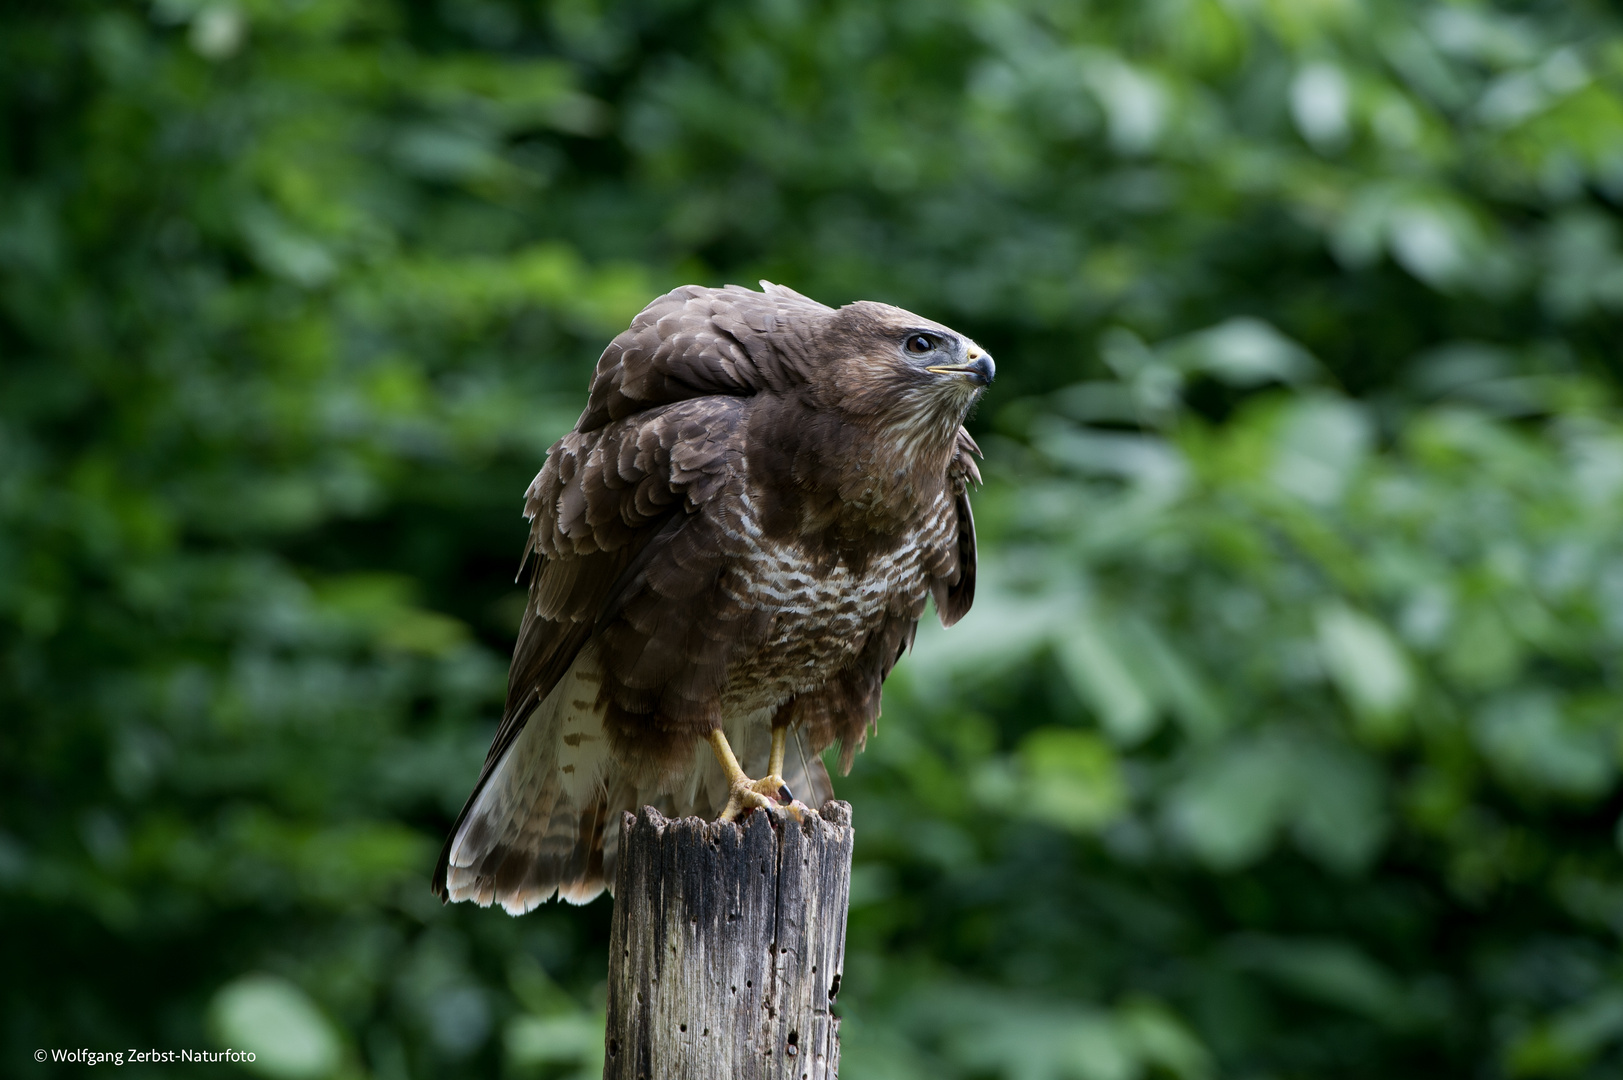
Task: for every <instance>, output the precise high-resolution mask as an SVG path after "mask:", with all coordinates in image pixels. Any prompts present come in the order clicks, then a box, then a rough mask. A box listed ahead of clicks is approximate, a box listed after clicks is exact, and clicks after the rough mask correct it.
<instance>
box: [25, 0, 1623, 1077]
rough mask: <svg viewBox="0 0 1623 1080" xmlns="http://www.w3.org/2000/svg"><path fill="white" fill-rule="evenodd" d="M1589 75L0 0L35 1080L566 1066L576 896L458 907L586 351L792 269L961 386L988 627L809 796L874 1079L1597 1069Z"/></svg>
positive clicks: (1403, 18) (829, 21)
mask: <svg viewBox="0 0 1623 1080" xmlns="http://www.w3.org/2000/svg"><path fill="white" fill-rule="evenodd" d="M1620 42H1623V37H1620V31H1619V27H1618V24H1617V19H1616V16H1615V13H1613V12H1611V11H1609V10H1607V9H1605V8H1604V7H1601V6H1597V5H1591V4H1577V5H1557V4H1550V3H1523V4H1513V5H1512V4H1501V5H1493V4H1486V3H1422V4H1395V3H1370V4H1346V3H1333V4H1314V5H1300V4H1297V5H1291V4H1281V3H1264V4H1234V3H1227V2H1224V0H1157V2H1154V3H1148V4H1120V3H1106V2H1100V3H1089V4H1077V5H1064V4H1055V3H1050V2H1048V0H1000V2H996V3H956V2H948V3H940V2H930V3H922V2H907V0H903V2H897V3H891V4H885V5H878V6H876V5H871V4H866V3H858V2H855V0H828V2H824V3H816V4H813V3H800V2H784V0H763V2H761V3H736V4H702V3H698V2H696V0H638V2H633V3H623V4H612V5H610V4H586V3H555V4H530V3H506V2H500V0H477V2H475V0H456V2H452V0H446V2H443V3H397V2H394V0H344V2H339V0H331V2H329V0H320V2H311V3H300V4H286V3H280V2H276V0H255V2H233V3H216V2H206V0H196V2H193V0H162V2H158V3H141V2H135V0H129V2H113V0H109V2H91V0H76V2H72V3H63V4H52V5H43V4H32V5H30V4H23V5H19V6H14V8H13V9H9V10H8V11H7V12H6V13H5V14H4V15H0V102H3V107H4V109H5V115H6V118H7V125H6V131H7V134H6V138H5V139H4V140H0V665H3V666H0V712H3V714H4V715H5V717H6V720H7V722H6V723H5V724H4V725H0V748H3V750H0V782H3V785H4V790H5V792H6V794H5V795H4V797H3V798H4V802H3V804H0V805H3V806H4V811H3V813H0V912H3V913H4V918H5V920H6V925H7V927H8V928H10V929H11V930H12V931H13V932H12V933H11V934H10V935H9V937H8V948H7V950H6V954H5V959H4V961H3V963H4V971H5V974H6V975H7V978H6V985H7V987H8V988H9V989H8V990H7V992H6V998H5V1003H6V1009H5V1011H4V1015H5V1022H4V1027H3V1032H4V1035H3V1037H4V1040H5V1044H6V1047H7V1050H6V1053H7V1054H8V1055H9V1057H8V1060H12V1059H15V1060H26V1055H27V1053H28V1051H29V1050H31V1049H33V1048H36V1047H39V1046H64V1047H65V1046H89V1047H92V1048H113V1047H116V1046H126V1045H148V1044H150V1045H153V1046H156V1047H160V1048H162V1047H166V1046H180V1045H198V1046H201V1045H209V1044H212V1043H216V1042H233V1041H234V1042H235V1043H236V1044H237V1045H243V1046H246V1045H250V1040H252V1039H255V1038H260V1037H262V1036H264V1037H269V1038H271V1039H272V1041H273V1042H275V1043H276V1044H277V1045H278V1046H279V1047H280V1048H281V1050H282V1051H283V1053H282V1055H281V1056H280V1057H277V1056H276V1054H274V1053H271V1052H269V1051H267V1053H266V1055H265V1063H266V1067H267V1069H269V1070H270V1072H269V1073H267V1074H278V1075H310V1076H316V1075H346V1076H348V1075H376V1076H379V1077H391V1078H392V1077H401V1076H407V1075H434V1076H454V1075H463V1074H468V1075H489V1074H490V1073H492V1072H501V1073H503V1075H513V1076H544V1077H555V1076H591V1075H595V1074H596V1072H597V1071H598V1070H599V1069H600V1054H601V1042H600V1041H594V1040H597V1038H598V1035H597V1034H595V1033H598V1032H600V1030H601V1002H600V1000H599V999H598V998H597V997H596V996H595V995H596V994H597V993H599V991H598V990H597V989H596V988H597V987H598V986H599V984H600V983H601V975H602V963H603V950H604V947H605V934H604V928H605V925H606V918H605V905H604V904H599V905H597V906H595V907H591V908H587V909H585V910H583V911H580V910H575V909H562V908H559V909H550V908H549V909H545V910H543V911H541V912H538V913H536V914H534V915H531V916H528V917H526V918H524V919H521V920H510V919H507V918H506V917H505V916H499V915H493V914H491V913H489V912H480V911H475V910H464V909H449V910H441V909H439V908H438V907H437V906H436V905H434V904H433V903H432V901H431V898H430V897H429V896H428V895H427V892H426V884H425V882H426V877H427V873H428V870H429V864H430V859H431V856H432V853H433V850H434V847H435V845H436V844H437V843H438V841H439V835H440V833H441V831H442V830H443V828H444V827H445V826H446V825H447V824H448V822H449V819H450V816H451V815H452V814H454V812H455V810H456V807H457V805H458V804H459V802H460V799H461V798H462V796H463V795H464V794H465V792H466V787H467V784H468V781H469V779H470V778H471V777H472V776H473V775H474V774H475V772H476V770H477V766H478V762H479V760H480V758H481V756H482V754H483V751H484V746H485V743H486V741H487V740H488V737H489V733H490V730H491V727H492V725H493V724H494V721H495V718H496V715H497V710H498V708H499V703H500V700H501V696H502V690H503V685H502V684H503V673H504V670H505V657H506V653H507V650H508V649H509V648H510V644H511V638H512V634H513V632H514V630H515V629H516V625H517V614H518V610H519V605H520V604H521V603H522V600H521V597H520V596H519V594H518V592H517V591H516V589H515V587H514V586H513V585H512V579H511V575H512V572H513V569H514V567H515V565H516V562H517V554H518V552H519V549H520V546H521V544H522V540H523V535H524V530H523V524H522V522H521V521H520V520H519V518H518V513H517V511H518V508H519V502H518V500H519V498H520V496H521V494H522V492H523V490H524V486H525V484H526V483H527V482H528V479H529V477H530V476H531V475H532V474H533V472H534V470H535V469H536V467H537V466H538V464H539V462H540V459H541V456H542V454H543V453H544V450H545V448H546V446H547V445H549V443H550V442H551V440H552V439H553V438H554V437H556V435H557V434H558V433H559V432H561V431H562V430H564V429H565V428H566V427H567V426H568V425H569V423H570V422H571V419H572V417H573V416H574V414H575V410H576V409H578V407H579V405H580V402H581V399H582V396H583V392H584V386H585V380H586V377H587V372H588V371H589V369H590V365H591V363H592V361H593V360H594V358H595V356H596V353H597V351H598V350H599V349H601V347H602V345H603V343H604V342H605V341H606V340H607V339H608V338H609V337H610V336H611V335H612V334H613V333H614V332H615V331H616V330H617V329H619V328H620V327H621V326H623V325H624V323H625V321H626V320H627V319H628V318H629V317H630V315H631V314H632V313H633V312H635V311H636V310H637V308H638V307H639V306H640V305H641V304H642V303H644V302H645V301H646V300H647V299H649V298H651V297H652V296H653V295H654V294H656V293H657V292H659V291H662V290H663V289H666V288H668V287H670V286H672V285H675V284H679V283H681V282H684V281H689V280H693V281H700V282H704V283H710V284H720V283H722V282H724V281H740V282H748V281H752V280H754V279H755V278H757V277H762V276H766V277H770V278H773V279H775V280H780V281H783V282H785V283H787V284H790V285H792V286H794V287H796V288H798V289H801V290H802V291H805V292H808V293H810V294H811V295H814V296H817V297H819V298H821V299H825V300H827V301H830V302H835V303H839V302H844V301H846V300H850V299H854V298H859V297H868V298H874V299H884V300H889V301H892V302H896V303H901V304H903V305H905V306H909V307H912V308H914V309H916V310H919V311H921V312H923V313H926V314H929V315H931V316H932V317H935V318H939V319H942V320H943V321H946V322H948V323H950V324H953V325H956V326H959V327H960V328H962V329H964V330H965V331H967V332H969V333H971V334H973V335H974V336H975V337H976V338H977V339H978V340H980V341H982V342H983V343H985V344H987V345H988V346H989V347H990V348H991V349H992V351H993V352H994V353H995V354H996V355H997V356H998V359H999V363H1000V374H1001V377H1000V380H999V383H998V385H997V387H996V389H995V392H994V393H993V394H992V395H991V396H990V397H989V398H988V403H987V406H986V408H985V410H984V411H983V413H982V414H981V415H980V416H979V417H977V418H976V420H975V426H976V430H977V434H978V435H979V436H980V437H981V439H982V442H983V444H984V445H985V446H986V447H987V449H988V462H987V470H986V471H987V474H988V478H989V483H988V486H987V488H986V489H985V490H983V492H981V494H980V495H979V496H978V498H977V503H976V507H977V516H978V520H979V523H980V525H981V532H982V560H983V561H982V567H981V575H980V582H981V585H980V595H979V596H978V598H977V603H976V607H975V610H974V612H973V613H972V614H971V616H970V617H969V618H968V619H967V620H965V622H964V623H963V624H962V625H961V626H959V627H957V628H955V629H954V630H953V631H951V632H942V631H940V629H939V628H936V627H931V626H926V627H925V628H924V629H923V630H922V631H921V634H920V637H919V643H918V648H917V650H916V652H915V654H914V655H913V656H912V657H910V658H909V659H907V660H906V661H904V662H903V664H902V665H901V667H900V668H899V669H898V672H897V674H896V676H895V678H894V679H893V682H892V685H891V687H890V689H889V690H888V692H887V697H886V703H887V712H886V716H885V719H884V721H883V724H882V726H881V731H880V734H879V735H878V737H877V738H875V739H873V740H871V741H870V743H869V749H868V752H867V753H866V754H865V755H863V757H862V758H861V759H859V763H858V766H857V769H856V771H855V773H854V774H853V776H852V777H851V779H850V780H849V781H847V782H845V783H843V784H842V785H841V787H840V790H841V793H842V795H845V796H848V797H850V798H852V799H853V800H854V801H855V803H856V806H857V820H858V823H859V830H860V835H861V840H860V843H859V845H858V848H859V850H858V858H859V864H858V866H857V874H856V878H855V882H854V900H853V912H852V920H851V928H850V956H849V963H848V970H847V972H846V980H845V988H844V990H843V992H842V998H841V1003H842V1006H843V1007H845V1008H846V1010H847V1014H848V1015H847V1022H846V1026H845V1031H846V1050H845V1053H844V1056H843V1061H842V1064H843V1065H844V1069H845V1072H846V1074H847V1075H849V1076H852V1077H856V1078H859V1080H860V1078H861V1077H863V1076H884V1077H905V1076H931V1077H938V1076H940V1077H954V1076H959V1077H965V1078H966V1080H969V1078H980V1077H989V1076H996V1077H1007V1078H1049V1077H1055V1078H1058V1077H1079V1078H1083V1080H1095V1078H1098V1080H1129V1078H1134V1077H1146V1078H1148V1077H1161V1076H1174V1077H1203V1076H1218V1075H1232V1076H1255V1077H1263V1076H1305V1075H1313V1076H1367V1075H1375V1074H1381V1075H1417V1076H1433V1075H1473V1076H1475V1075H1480V1076H1487V1077H1492V1076H1549V1077H1586V1076H1593V1077H1599V1076H1606V1075H1613V1074H1615V1073H1616V1072H1617V1071H1618V1069H1619V1067H1620V1066H1623V1019H1620V1017H1623V1011H1620V1008H1619V991H1618V989H1617V988H1618V987H1619V986H1623V968H1620V966H1619V964H1618V960H1617V943H1618V935H1619V934H1620V933H1623V873H1620V868H1619V865H1618V863H1619V859H1620V855H1619V843H1620V835H1623V834H1620V833H1619V831H1618V819H1619V814H1620V812H1623V801H1620V796H1619V786H1618V771H1619V770H1618V766H1619V754H1620V752H1623V739H1620V732H1623V729H1620V728H1619V725H1618V719H1617V718H1618V715H1619V712H1620V690H1619V685H1618V672H1617V670H1616V660H1615V657H1616V656H1617V655H1618V651H1619V649H1618V646H1619V644H1620V642H1619V637H1620V635H1623V616H1620V614H1619V613H1620V612H1623V550H1620V544H1623V541H1620V540H1619V537H1620V536H1623V521H1620V520H1619V518H1620V514H1623V511H1620V509H1619V507H1620V506H1623V501H1620V496H1623V426H1620V422H1619V416H1618V412H1617V399H1616V395H1617V382H1618V378H1619V374H1620V368H1619V365H1618V354H1617V350H1616V345H1615V339H1616V321H1617V317H1618V314H1619V312H1620V310H1623V246H1620V243H1619V236H1620V232H1619V223H1618V204H1619V200H1620V198H1623V155H1620V153H1619V149H1618V148H1619V147H1620V146H1623V97H1620V91H1623V84H1620V81H1619V80H1620V78H1623V67H1620V57H1623V50H1620ZM278 1025H279V1027H278ZM273 1028H274V1029H275V1031H279V1032H280V1034H276V1033H275V1032H274V1031H272V1029H273ZM267 1033H270V1034H269V1035H267ZM290 1033H291V1034H290ZM267 1045H269V1044H267ZM277 1062H280V1064H279V1065H278V1064H276V1063H277ZM126 1068H137V1070H139V1068H140V1067H139V1066H126ZM277 1069H280V1070H281V1072H280V1073H276V1070H277Z"/></svg>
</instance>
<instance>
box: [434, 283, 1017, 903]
mask: <svg viewBox="0 0 1623 1080" xmlns="http://www.w3.org/2000/svg"><path fill="white" fill-rule="evenodd" d="M761 287H762V291H761V292H755V291H753V290H750V289H744V288H740V287H738V286H734V285H729V286H728V287H726V288H724V289H712V288H703V287H700V286H696V285H687V286H683V287H682V288H679V289H676V290H674V291H672V292H670V293H667V294H666V295H664V296H662V297H660V298H659V299H657V300H655V301H653V302H652V303H651V304H649V305H648V306H647V307H646V308H644V309H643V311H642V312H641V314H639V315H638V316H637V317H636V318H635V319H633V320H632V323H631V326H630V328H629V329H627V330H626V331H625V332H624V333H622V334H620V335H619V336H618V337H616V338H615V339H614V340H613V341H612V342H611V343H610V344H609V347H608V348H607V349H606V350H605V351H604V353H603V356H602V359H600V360H599V361H598V364H597V370H596V373H595V374H594V375H593V377H592V385H591V392H590V396H589V398H588V400H587V404H586V410H585V411H584V412H582V413H581V416H580V420H579V421H578V422H577V423H576V425H575V428H574V430H573V431H571V432H569V434H567V435H565V436H564V437H563V438H562V439H560V440H558V442H556V443H555V444H553V446H552V448H551V449H550V450H549V451H548V452H547V458H546V462H545V464H544V466H543V467H542V469H541V472H540V474H539V475H537V476H536V478H535V480H534V482H533V483H532V484H531V485H530V488H529V491H528V493H527V496H526V500H525V507H524V513H525V516H526V517H527V518H528V519H529V521H530V525H531V528H530V538H529V543H528V546H527V548H526V552H525V561H526V562H527V563H529V565H530V566H531V572H530V591H529V602H528V604H527V605H526V608H525V612H524V619H523V623H522V625H521V628H520V630H519V638H518V644H517V646H516V648H515V650H514V653H513V663H512V668H511V671H510V674H509V680H508V691H507V705H506V711H505V714H504V716H503V718H502V722H501V725H500V727H499V728H498V730H497V732H496V738H495V741H494V743H493V744H492V745H491V747H490V752H489V754H488V755H487V756H486V758H485V764H484V768H483V770H482V771H481V772H480V774H479V780H478V782H477V784H475V786H474V789H473V794H472V795H471V796H470V797H469V799H468V802H467V805H465V806H464V807H463V808H462V813H461V815H460V816H459V817H458V818H457V821H456V825H455V826H454V827H453V829H452V831H451V835H450V838H449V839H448V840H447V841H446V845H445V850H444V851H443V852H442V853H441V855H440V859H439V865H438V867H437V868H436V869H435V874H434V891H435V893H436V894H438V895H439V896H440V897H441V898H442V899H443V900H447V901H449V900H472V901H474V902H476V903H478V904H481V905H489V904H491V903H497V904H500V905H502V907H504V908H506V909H507V911H509V912H511V913H513V914H520V913H522V912H525V911H529V910H530V909H532V908H534V907H536V906H537V905H538V904H541V903H543V902H544V901H546V900H548V899H551V898H552V897H553V896H554V895H557V896H559V897H561V898H562V899H564V900H569V901H572V902H574V903H585V902H587V901H588V900H590V899H592V898H593V897H595V896H596V895H597V894H598V893H600V892H602V891H603V889H604V887H605V885H606V884H612V883H613V880H614V859H615V849H616V847H617V846H618V840H619V829H618V823H619V821H620V816H621V812H622V811H624V810H628V809H635V808H636V807H638V806H641V805H644V804H651V805H654V806H656V807H658V808H660V809H661V810H663V811H664V812H666V813H667V814H670V815H672V816H686V815H689V814H699V815H701V816H704V817H711V816H714V815H717V814H719V816H720V817H721V818H723V819H727V820H731V819H734V818H736V817H738V816H739V815H740V814H743V813H747V812H749V811H751V810H753V809H764V810H769V811H772V812H779V810H780V809H786V808H785V807H783V804H785V803H789V802H790V799H791V798H792V795H791V792H797V793H799V794H800V795H802V796H803V797H805V798H806V799H807V801H808V802H810V803H811V804H812V805H820V804H821V803H822V802H824V801H826V800H827V799H829V798H831V797H832V795H833V791H832V787H831V785H830V783H829V778H828V773H827V771H826V770H825V769H824V768H823V765H822V762H821V759H820V758H819V756H818V755H819V754H821V753H822V751H823V750H824V749H825V748H827V747H828V746H830V745H831V744H832V743H834V742H835V741H838V742H839V743H840V744H841V747H842V757H841V765H842V768H844V769H847V770H848V769H849V768H850V766H851V760H852V757H853V755H854V754H855V753H856V751H857V750H858V749H860V748H861V747H862V745H863V743H864V742H865V740H866V738H867V734H868V730H869V727H870V725H871V724H872V723H873V722H874V721H875V720H876V719H877V717H878V716H879V692H880V684H881V683H882V682H884V679H885V677H886V676H887V675H888V674H890V670H891V668H892V667H893V666H894V665H895V664H896V662H897V660H898V659H900V657H901V654H902V653H903V651H905V650H906V649H907V648H908V647H910V646H911V644H912V641H913V634H914V630H915V629H916V627H917V625H918V620H919V618H920V616H921V615H922V614H923V612H924V606H925V600H926V598H927V597H932V596H933V597H934V600H935V606H936V611H937V613H938V614H939V616H940V618H941V621H942V622H943V623H944V624H946V625H948V626H950V625H952V624H953V623H955V622H957V621H958V619H960V618H961V617H962V616H963V614H964V613H965V612H966V611H968V610H969V605H970V603H971V602H972V600H973V599H974V595H975V525H974V521H973V519H972V518H971V517H970V510H969V494H968V492H969V488H970V486H971V485H972V484H978V483H979V482H980V474H979V471H978V470H977V468H976V466H975V461H974V459H975V457H977V456H978V455H979V452H980V451H979V449H978V448H977V447H976V446H975V443H974V440H972V439H971V438H970V437H969V434H968V432H966V431H965V430H964V427H963V421H964V418H965V416H966V414H967V413H968V412H969V410H970V408H971V406H972V405H973V404H974V403H975V401H976V399H977V398H978V397H979V396H980V394H981V391H982V389H983V388H984V387H985V386H986V385H987V384H989V383H990V382H991V381H992V376H993V374H994V371H995V369H994V367H993V363H992V358H991V356H990V355H988V354H987V352H986V351H985V350H984V349H982V348H981V347H980V346H978V345H976V344H975V342H973V341H971V340H969V339H968V338H966V337H965V336H964V335H962V334H959V333H957V332H955V331H953V330H950V329H948V328H947V327H945V326H942V325H941V324H940V323H936V322H932V321H930V320H929V319H924V318H920V317H919V316H917V315H914V314H912V313H910V312H907V311H903V310H902V309H900V308H896V307H891V306H889V305H886V304H878V303H872V302H867V301H863V302H859V303H853V304H848V305H847V306H845V307H842V308H839V309H837V310H836V309H834V308H830V307H826V306H824V305H823V304H819V303H817V302H816V301H814V300H810V299H808V298H807V297H804V296H802V295H800V294H799V293H797V292H795V291H793V290H791V289H787V288H784V287H782V286H779V285H773V284H771V283H770V282H764V281H763V282H762V283H761ZM532 558H533V560H534V561H533V562H530V560H531V559H532ZM522 572H523V569H522V566H521V570H520V573H521V574H522ZM791 742H792V743H793V744H794V746H795V749H796V751H797V752H796V753H795V754H794V755H789V754H788V751H787V748H788V746H789V744H790V743H791ZM786 757H790V758H791V760H789V761H786V760H785V758H786ZM746 764H747V765H750V766H751V769H750V770H749V772H746V770H745V768H744V766H745V765H746ZM762 772H764V776H762V778H761V779H759V780H754V779H751V778H750V773H757V774H759V773H762ZM790 805H791V807H792V806H793V804H790Z"/></svg>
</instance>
